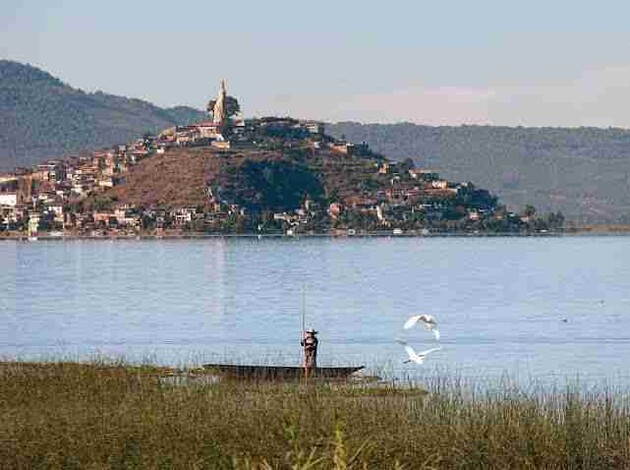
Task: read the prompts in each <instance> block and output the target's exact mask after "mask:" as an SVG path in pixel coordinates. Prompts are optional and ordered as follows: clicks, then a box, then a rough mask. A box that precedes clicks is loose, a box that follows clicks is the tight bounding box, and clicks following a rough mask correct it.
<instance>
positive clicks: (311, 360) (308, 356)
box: [300, 328, 319, 377]
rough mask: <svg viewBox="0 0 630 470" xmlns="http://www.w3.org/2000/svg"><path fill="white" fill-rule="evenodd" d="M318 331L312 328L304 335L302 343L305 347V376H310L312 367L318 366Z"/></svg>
mask: <svg viewBox="0 0 630 470" xmlns="http://www.w3.org/2000/svg"><path fill="white" fill-rule="evenodd" d="M315 335H317V331H315V330H314V329H312V328H310V329H308V330H306V331H305V332H304V337H303V338H302V341H300V344H301V345H302V347H303V348H304V363H303V367H304V376H305V377H310V375H311V371H312V369H314V368H316V367H317V345H318V344H319V340H318V339H317V336H315Z"/></svg>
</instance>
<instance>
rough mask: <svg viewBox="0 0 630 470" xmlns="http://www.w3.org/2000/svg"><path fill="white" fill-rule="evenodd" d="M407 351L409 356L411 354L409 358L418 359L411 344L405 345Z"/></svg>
mask: <svg viewBox="0 0 630 470" xmlns="http://www.w3.org/2000/svg"><path fill="white" fill-rule="evenodd" d="M405 351H406V352H407V356H409V359H411V360H412V361H417V359H418V355H417V354H416V352H415V351H414V350H413V348H412V347H411V346H409V345H405Z"/></svg>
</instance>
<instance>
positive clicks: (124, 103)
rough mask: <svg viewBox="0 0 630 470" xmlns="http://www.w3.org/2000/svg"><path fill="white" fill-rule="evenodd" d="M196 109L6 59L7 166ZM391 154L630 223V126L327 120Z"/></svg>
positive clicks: (131, 135) (577, 216)
mask: <svg viewBox="0 0 630 470" xmlns="http://www.w3.org/2000/svg"><path fill="white" fill-rule="evenodd" d="M204 115H205V113H203V112H202V111H199V110H196V109H193V108H189V107H183V106H182V107H175V108H168V109H163V108H159V107H157V106H154V105H152V104H150V103H148V102H146V101H142V100H138V99H129V98H124V97H119V96H114V95H109V94H105V93H101V92H97V93H85V92H83V91H81V90H77V89H74V88H72V87H70V86H68V85H66V84H64V83H63V82H61V81H60V80H59V79H57V78H55V77H53V76H51V75H50V74H48V73H47V72H44V71H42V70H40V69H38V68H35V67H32V66H30V65H24V64H20V63H17V62H12V61H7V60H0V171H10V170H13V169H14V168H15V167H17V166H32V165H34V164H36V163H38V162H39V161H41V160H43V159H45V158H49V157H57V156H61V155H65V154H69V153H76V152H79V151H81V150H90V149H95V148H101V147H105V146H109V145H114V144H117V143H124V142H128V141H130V140H132V139H135V138H137V137H140V136H142V134H144V133H145V132H155V131H157V130H161V129H164V128H167V127H170V126H173V125H176V124H181V125H183V124H187V123H189V122H194V121H197V120H200V119H202V118H203V117H204ZM327 130H328V132H329V133H330V134H332V135H335V136H337V137H341V136H345V137H346V138H347V139H348V140H349V141H352V142H363V141H365V142H367V143H368V144H370V147H372V148H373V149H374V150H376V151H378V152H381V153H382V154H384V155H386V156H387V157H388V158H392V159H398V160H403V159H405V158H412V159H413V160H415V162H416V163H417V164H418V165H420V166H423V167H429V168H432V169H434V170H436V171H438V172H439V173H440V174H441V175H443V176H444V177H446V178H447V179H449V180H453V181H474V182H475V184H478V185H480V186H481V187H484V188H487V189H489V190H490V191H492V192H494V193H496V194H497V195H498V196H499V197H500V198H501V200H502V201H503V202H504V203H506V204H507V205H508V207H510V208H511V209H514V210H521V209H522V208H523V206H524V205H526V204H533V205H534V206H535V207H536V208H537V209H538V211H539V212H547V211H562V212H563V213H564V215H565V216H566V217H567V219H568V220H570V221H574V222H577V223H625V224H628V223H630V130H622V129H596V128H577V129H567V128H521V127H518V128H508V127H494V126H458V127H449V126H445V127H429V126H421V125H415V124H408V123H403V124H359V123H352V122H345V123H337V124H329V125H328V126H327Z"/></svg>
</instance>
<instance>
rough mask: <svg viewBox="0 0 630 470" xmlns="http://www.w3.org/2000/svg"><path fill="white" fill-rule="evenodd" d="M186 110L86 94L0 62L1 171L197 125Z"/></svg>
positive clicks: (41, 73)
mask: <svg viewBox="0 0 630 470" xmlns="http://www.w3.org/2000/svg"><path fill="white" fill-rule="evenodd" d="M203 115H204V113H202V112H201V111H198V110H195V109H192V108H188V107H183V106H180V107H175V108H169V109H162V108H159V107H157V106H154V105H152V104H151V103H148V102H146V101H142V100H137V99H129V98H124V97H120V96H114V95H109V94H106V93H101V92H96V93H85V92H83V91H81V90H77V89H75V88H72V87H70V86H68V85H66V84H64V83H63V82H62V81H60V80H59V79H57V78H55V77H53V76H51V75H50V74H48V73H47V72H44V71H42V70H40V69H38V68H35V67H32V66H30V65H24V64H20V63H17V62H12V61H7V60H0V171H10V170H13V169H14V168H15V167H17V166H25V167H28V166H32V165H33V164H35V163H37V162H39V161H40V160H42V159H44V158H49V157H57V156H61V155H65V154H69V153H73V152H77V151H81V150H89V149H95V148H100V147H104V146H108V145H113V144H118V143H123V142H127V141H129V140H131V139H134V138H137V137H139V136H141V135H142V134H144V133H145V132H156V131H158V130H161V129H164V128H166V127H170V126H173V125H175V124H187V123H189V122H192V121H195V120H199V119H200V118H201V117H202V116H203Z"/></svg>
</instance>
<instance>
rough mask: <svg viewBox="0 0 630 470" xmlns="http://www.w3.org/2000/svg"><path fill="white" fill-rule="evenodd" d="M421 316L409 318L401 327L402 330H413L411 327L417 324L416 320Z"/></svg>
mask: <svg viewBox="0 0 630 470" xmlns="http://www.w3.org/2000/svg"><path fill="white" fill-rule="evenodd" d="M421 316H422V315H414V316H413V317H409V318H408V319H407V321H406V322H405V324H404V325H403V328H404V329H405V330H408V329H409V328H413V326H414V325H415V324H416V323H418V320H420V317H421Z"/></svg>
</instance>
